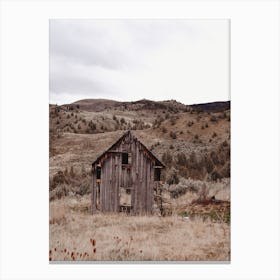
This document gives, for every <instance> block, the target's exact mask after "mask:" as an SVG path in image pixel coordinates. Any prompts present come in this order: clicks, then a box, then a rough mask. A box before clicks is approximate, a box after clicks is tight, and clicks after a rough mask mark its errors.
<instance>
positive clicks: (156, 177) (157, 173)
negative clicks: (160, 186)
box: [154, 168, 160, 181]
mask: <svg viewBox="0 0 280 280" xmlns="http://www.w3.org/2000/svg"><path fill="white" fill-rule="evenodd" d="M154 179H155V181H160V169H159V168H155V176H154Z"/></svg>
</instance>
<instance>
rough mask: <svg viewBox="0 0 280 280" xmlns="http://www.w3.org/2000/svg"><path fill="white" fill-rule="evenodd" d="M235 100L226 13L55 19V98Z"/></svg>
mask: <svg viewBox="0 0 280 280" xmlns="http://www.w3.org/2000/svg"><path fill="white" fill-rule="evenodd" d="M84 98H106V99H114V100H120V101H135V100H139V99H143V98H146V99H151V100H170V99H176V100H177V101H180V102H182V103H184V104H193V103H204V102H211V101H223V100H229V22H228V20H50V103H57V104H64V103H70V102H74V101H77V100H79V99H84Z"/></svg>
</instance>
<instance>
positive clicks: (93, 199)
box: [91, 166, 96, 214]
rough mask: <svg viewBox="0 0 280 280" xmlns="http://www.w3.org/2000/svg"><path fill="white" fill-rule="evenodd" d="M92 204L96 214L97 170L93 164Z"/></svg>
mask: <svg viewBox="0 0 280 280" xmlns="http://www.w3.org/2000/svg"><path fill="white" fill-rule="evenodd" d="M91 206H92V207H91V209H92V214H94V213H95V212H96V172H95V168H94V166H92V190H91Z"/></svg>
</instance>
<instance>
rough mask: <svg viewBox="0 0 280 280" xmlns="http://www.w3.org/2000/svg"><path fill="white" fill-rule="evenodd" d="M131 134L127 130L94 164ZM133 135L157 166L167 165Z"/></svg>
mask: <svg viewBox="0 0 280 280" xmlns="http://www.w3.org/2000/svg"><path fill="white" fill-rule="evenodd" d="M129 134H132V133H131V132H130V130H128V131H126V132H125V133H124V134H123V135H122V136H121V137H120V138H119V139H118V140H117V141H116V142H115V143H114V144H113V145H112V146H111V147H109V148H108V149H107V150H105V151H104V152H103V153H102V154H101V155H100V156H98V157H97V159H96V160H95V161H94V162H93V163H92V166H94V165H95V164H96V163H98V162H99V161H100V160H101V159H102V158H103V157H104V156H105V154H106V153H109V152H110V150H111V149H113V148H114V146H116V145H118V144H119V143H120V142H121V141H122V140H123V138H125V137H126V136H127V135H129ZM133 137H134V138H135V139H136V141H137V142H138V143H140V145H142V147H143V148H144V149H145V150H146V152H147V153H148V154H149V155H150V156H151V157H152V158H153V159H154V160H155V161H156V165H157V166H162V167H163V168H164V167H165V165H164V164H163V163H162V162H161V161H160V160H159V159H158V158H157V157H156V156H155V155H154V154H153V153H152V152H151V151H150V150H149V149H148V148H147V147H146V146H145V145H144V144H143V143H142V142H141V141H139V140H138V139H137V137H135V136H134V135H133Z"/></svg>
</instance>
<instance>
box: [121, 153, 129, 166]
mask: <svg viewBox="0 0 280 280" xmlns="http://www.w3.org/2000/svg"><path fill="white" fill-rule="evenodd" d="M122 164H128V153H122Z"/></svg>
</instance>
